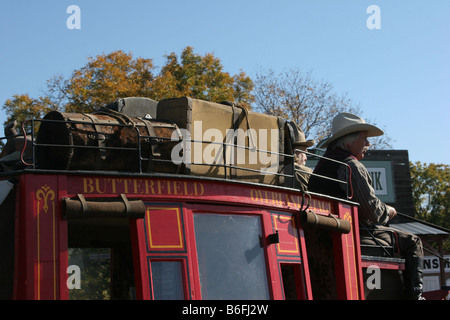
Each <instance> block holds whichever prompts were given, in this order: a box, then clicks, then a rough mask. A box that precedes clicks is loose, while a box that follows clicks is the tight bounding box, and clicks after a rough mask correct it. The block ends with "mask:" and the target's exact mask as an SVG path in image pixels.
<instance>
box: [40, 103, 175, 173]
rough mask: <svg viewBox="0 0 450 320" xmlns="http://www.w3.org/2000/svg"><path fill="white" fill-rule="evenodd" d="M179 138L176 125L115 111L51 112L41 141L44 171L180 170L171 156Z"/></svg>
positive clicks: (43, 129)
mask: <svg viewBox="0 0 450 320" xmlns="http://www.w3.org/2000/svg"><path fill="white" fill-rule="evenodd" d="M174 132H175V133H174ZM172 133H174V135H175V136H177V135H178V136H179V133H180V132H179V130H178V127H177V126H176V125H175V124H174V123H173V122H170V121H157V120H144V119H139V118H134V117H129V116H126V115H124V114H121V113H118V112H114V111H111V110H106V109H103V110H100V111H97V112H95V113H92V114H80V113H61V112H58V111H52V112H50V113H48V114H47V115H46V116H45V117H44V119H43V120H42V123H41V124H40V127H39V131H38V135H37V139H36V162H37V166H38V168H40V169H56V170H99V171H129V172H130V171H131V172H148V171H157V172H178V170H179V169H180V168H179V167H180V166H178V165H175V164H173V163H172V161H171V159H170V156H171V150H172V148H173V146H174V145H175V144H176V143H177V142H176V141H171V140H170V138H171V136H172Z"/></svg>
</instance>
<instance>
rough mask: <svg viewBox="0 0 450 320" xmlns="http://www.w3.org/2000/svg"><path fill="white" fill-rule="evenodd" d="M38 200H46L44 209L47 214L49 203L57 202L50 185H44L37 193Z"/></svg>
mask: <svg viewBox="0 0 450 320" xmlns="http://www.w3.org/2000/svg"><path fill="white" fill-rule="evenodd" d="M36 199H37V200H44V206H43V208H44V211H45V212H47V210H48V203H47V201H48V200H50V201H53V200H55V191H53V190H52V189H51V188H50V187H49V186H48V185H44V186H42V187H41V188H40V189H39V190H38V191H36Z"/></svg>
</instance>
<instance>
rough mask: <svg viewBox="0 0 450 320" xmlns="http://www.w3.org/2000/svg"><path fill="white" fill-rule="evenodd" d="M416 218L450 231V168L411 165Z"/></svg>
mask: <svg viewBox="0 0 450 320" xmlns="http://www.w3.org/2000/svg"><path fill="white" fill-rule="evenodd" d="M410 169H411V184H412V192H413V201H414V207H415V209H416V217H417V218H419V219H423V220H425V221H428V222H431V223H434V224H436V225H440V226H443V227H445V228H449V229H450V213H449V208H450V192H449V191H450V166H449V165H445V164H434V163H430V164H426V163H424V164H422V163H421V162H420V161H418V162H415V163H412V162H411V163H410Z"/></svg>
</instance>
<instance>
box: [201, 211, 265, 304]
mask: <svg viewBox="0 0 450 320" xmlns="http://www.w3.org/2000/svg"><path fill="white" fill-rule="evenodd" d="M194 224H195V240H196V246H197V255H198V265H199V273H200V284H201V292H202V298H203V299H229V300H232V299H269V298H270V295H269V287H268V283H267V274H266V264H265V257H264V249H263V248H262V247H261V245H260V236H261V234H262V232H261V221H260V218H259V217H258V216H244V215H222V214H205V213H198V214H195V215H194Z"/></svg>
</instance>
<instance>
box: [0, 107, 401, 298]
mask: <svg viewBox="0 0 450 320" xmlns="http://www.w3.org/2000/svg"><path fill="white" fill-rule="evenodd" d="M196 121H197V124H198V123H199V121H202V122H201V124H202V129H201V130H202V132H201V133H200V134H199V133H198V132H194V130H195V128H194V125H195V122H196ZM29 124H30V127H29V129H28V134H27V136H26V137H24V136H23V135H17V136H14V135H11V136H9V137H7V138H8V144H10V143H15V145H17V144H18V145H19V147H18V148H16V149H14V148H13V149H10V151H9V153H8V154H7V155H5V154H4V155H3V157H2V158H1V159H0V162H1V164H2V167H3V172H2V173H1V179H2V181H1V183H2V185H1V186H2V188H3V189H2V190H1V192H2V195H3V196H4V200H3V202H2V204H1V207H0V213H1V217H0V219H1V220H0V227H1V235H2V237H1V241H0V250H1V256H2V259H1V272H0V281H1V284H0V288H1V289H0V290H1V292H0V293H1V297H2V298H3V299H38V300H43V299H155V300H159V299H180V300H181V299H187V300H198V299H233V300H234V299H277V300H279V299H355V300H359V299H365V298H368V297H370V294H371V292H375V291H377V292H382V297H384V298H386V297H388V294H391V295H392V297H394V298H399V297H401V294H402V293H401V289H400V288H401V280H400V278H399V270H402V269H403V268H404V265H403V261H402V260H401V259H397V258H386V257H381V256H377V257H375V256H362V254H361V246H360V238H359V229H358V215H357V211H358V204H356V203H354V202H352V201H351V200H343V199H335V198H331V197H327V196H323V195H318V194H312V193H308V192H301V191H300V190H299V189H298V188H295V179H293V174H292V173H293V170H294V167H293V160H292V152H291V151H292V150H289V148H290V143H289V139H290V138H291V136H290V133H289V130H288V129H287V128H288V126H287V125H286V123H284V122H283V121H281V120H280V119H278V118H276V117H270V116H266V115H259V114H256V113H252V112H247V111H245V110H244V109H242V108H239V107H237V106H235V105H233V104H231V105H229V104H228V105H227V104H214V103H209V102H204V101H199V100H194V99H188V98H181V99H171V100H167V101H166V100H165V101H161V102H159V103H154V102H153V101H150V99H143V98H141V99H137V98H127V99H122V100H119V101H118V102H116V103H115V104H112V105H109V106H108V107H107V108H101V109H100V110H99V111H98V112H94V113H93V114H63V113H59V112H51V113H49V114H48V115H47V116H46V117H44V118H43V119H41V120H33V121H30V122H29ZM25 126H26V124H25ZM212 129H218V130H220V133H221V134H223V136H222V138H223V139H222V140H220V139H213V138H212V136H214V134H215V138H217V135H218V133H217V132H212V131H209V133H211V132H212V133H213V134H211V135H210V136H207V133H208V130H212ZM228 129H233V130H234V131H230V132H231V136H230V135H229V133H230V132H228V131H226V130H228ZM239 129H242V130H241V131H239ZM261 129H267V131H268V132H269V130H271V131H270V132H271V133H270V134H271V135H272V136H268V137H269V143H267V141H266V142H264V141H263V139H261V136H259V135H258V131H259V132H261ZM290 129H292V128H290ZM24 131H27V130H25V129H24ZM236 132H237V133H236ZM202 134H203V135H202ZM241 134H244V137H243V139H241ZM228 137H231V138H230V139H228ZM18 138H21V140H20V141H18ZM24 138H25V139H24ZM274 140H275V142H276V143H275V144H272V145H271V143H270V141H274ZM24 141H27V142H26V143H24ZM18 142H19V143H18ZM263 142H264V143H263ZM177 148H178V149H177ZM4 149H7V148H6V146H5V148H4ZM240 149H242V150H243V151H242V154H241V155H240V156H242V157H244V158H245V159H251V157H252V156H253V155H254V154H253V153H254V152H256V153H264V154H265V156H266V158H263V157H258V156H256V157H255V159H256V160H255V161H254V162H253V163H250V164H248V162H245V161H244V162H243V163H238V162H239V161H236V159H238V156H239V150H240ZM174 150H175V151H176V152H174ZM194 151H196V152H194ZM198 151H199V152H201V153H202V152H203V154H204V155H208V156H210V158H207V159H205V158H203V159H200V160H201V161H200V162H199V161H195V160H196V159H195V157H197V156H198ZM273 155H275V157H274V158H270V157H272V156H273ZM174 156H175V158H176V157H179V158H177V159H178V160H177V161H174ZM183 157H184V159H187V161H179V159H182V158H183ZM211 159H212V160H211ZM264 159H272V160H273V159H275V160H274V161H271V162H268V161H263V160H264ZM274 163H275V164H276V166H274ZM376 250H379V249H376ZM375 276H380V278H377V279H375V280H376V281H378V280H380V279H381V289H380V288H375V289H373V287H372V288H370V283H372V282H373V281H375V280H373V279H372V278H373V277H375ZM368 283H369V288H368V286H367V284H368ZM373 283H375V285H376V282H373ZM378 286H380V284H378ZM376 289H379V290H376ZM383 289H384V290H383Z"/></svg>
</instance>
